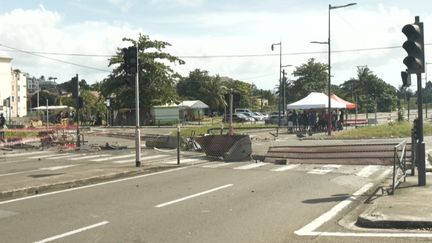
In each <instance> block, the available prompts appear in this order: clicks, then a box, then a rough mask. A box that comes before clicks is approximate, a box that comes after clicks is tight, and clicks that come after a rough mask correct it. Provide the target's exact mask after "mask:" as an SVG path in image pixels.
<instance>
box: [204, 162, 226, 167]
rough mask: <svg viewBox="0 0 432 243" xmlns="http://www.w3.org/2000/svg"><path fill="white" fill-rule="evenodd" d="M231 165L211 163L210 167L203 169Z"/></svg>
mask: <svg viewBox="0 0 432 243" xmlns="http://www.w3.org/2000/svg"><path fill="white" fill-rule="evenodd" d="M226 165H229V163H225V162H220V163H211V164H210V165H204V166H202V167H203V168H219V167H222V166H226Z"/></svg>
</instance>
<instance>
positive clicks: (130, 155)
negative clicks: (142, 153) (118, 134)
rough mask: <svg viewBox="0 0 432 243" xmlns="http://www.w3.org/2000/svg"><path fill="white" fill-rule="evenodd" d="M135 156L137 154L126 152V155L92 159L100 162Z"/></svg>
mask: <svg viewBox="0 0 432 243" xmlns="http://www.w3.org/2000/svg"><path fill="white" fill-rule="evenodd" d="M133 156H135V154H125V155H119V156H113V157H107V158H100V159H92V160H90V161H94V162H99V161H107V160H113V159H123V158H129V157H133Z"/></svg>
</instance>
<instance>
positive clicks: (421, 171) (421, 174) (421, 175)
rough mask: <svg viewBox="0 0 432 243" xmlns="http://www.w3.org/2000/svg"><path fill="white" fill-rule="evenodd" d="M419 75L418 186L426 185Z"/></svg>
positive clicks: (418, 77)
mask: <svg viewBox="0 0 432 243" xmlns="http://www.w3.org/2000/svg"><path fill="white" fill-rule="evenodd" d="M421 81H422V80H421V73H417V93H418V96H417V109H418V150H417V151H418V153H417V155H418V156H417V158H418V160H417V166H418V185H419V186H425V185H426V163H425V143H424V141H423V96H422V84H421Z"/></svg>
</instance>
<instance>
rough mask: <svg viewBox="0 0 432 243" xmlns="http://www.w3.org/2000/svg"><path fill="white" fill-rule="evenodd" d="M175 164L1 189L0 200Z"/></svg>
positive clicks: (101, 180) (110, 178) (131, 174)
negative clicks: (6, 189) (7, 189)
mask: <svg viewBox="0 0 432 243" xmlns="http://www.w3.org/2000/svg"><path fill="white" fill-rule="evenodd" d="M176 167H178V166H177V165H174V166H163V167H162V166H157V165H156V166H150V167H147V168H143V169H140V170H136V171H122V172H119V173H109V174H104V175H98V176H92V177H88V178H82V179H76V180H70V181H61V182H55V183H53V184H45V185H40V186H34V187H24V188H17V189H12V190H9V191H2V192H0V200H4V199H12V198H17V197H23V196H29V195H36V194H40V193H44V192H50V191H56V190H62V189H70V188H76V187H81V186H85V185H90V184H95V183H99V182H105V181H110V180H113V179H120V178H127V177H131V176H137V175H141V174H147V173H151V172H157V171H162V170H167V169H171V168H176Z"/></svg>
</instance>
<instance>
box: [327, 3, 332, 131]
mask: <svg viewBox="0 0 432 243" xmlns="http://www.w3.org/2000/svg"><path fill="white" fill-rule="evenodd" d="M330 10H331V4H329V12H328V41H327V44H328V94H327V95H328V121H327V122H328V124H327V133H328V135H329V136H330V135H331V130H332V114H331V98H330V96H331V57H330V53H331V49H330V46H331V45H330Z"/></svg>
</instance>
